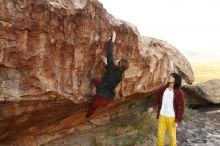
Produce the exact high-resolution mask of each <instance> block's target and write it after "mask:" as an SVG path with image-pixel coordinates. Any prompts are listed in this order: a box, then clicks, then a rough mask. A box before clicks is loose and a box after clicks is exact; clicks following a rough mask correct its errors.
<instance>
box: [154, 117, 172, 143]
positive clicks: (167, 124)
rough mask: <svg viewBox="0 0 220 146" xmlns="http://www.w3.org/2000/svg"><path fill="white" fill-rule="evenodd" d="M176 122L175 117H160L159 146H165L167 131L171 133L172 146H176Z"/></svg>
mask: <svg viewBox="0 0 220 146" xmlns="http://www.w3.org/2000/svg"><path fill="white" fill-rule="evenodd" d="M174 121H175V118H174V117H167V116H162V115H160V116H159V120H158V132H157V145H158V146H164V141H165V135H166V131H167V129H168V131H169V139H170V146H176V128H175V126H174Z"/></svg>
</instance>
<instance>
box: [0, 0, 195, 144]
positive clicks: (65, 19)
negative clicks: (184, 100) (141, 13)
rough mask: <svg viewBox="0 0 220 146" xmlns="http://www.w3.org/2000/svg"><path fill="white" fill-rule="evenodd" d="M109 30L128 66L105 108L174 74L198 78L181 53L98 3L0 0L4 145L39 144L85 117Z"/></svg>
mask: <svg viewBox="0 0 220 146" xmlns="http://www.w3.org/2000/svg"><path fill="white" fill-rule="evenodd" d="M112 30H115V31H116V33H117V38H116V43H115V50H114V58H115V59H119V58H121V57H126V58H128V60H129V62H130V68H129V69H128V71H126V74H125V78H124V79H123V81H122V83H121V84H120V85H119V87H118V88H117V93H118V94H117V96H116V99H117V100H116V101H117V102H114V103H113V104H111V105H110V106H109V107H108V108H106V109H105V110H106V111H113V110H114V109H115V107H118V106H121V105H123V104H128V103H132V102H135V101H137V100H139V99H140V98H144V97H146V95H148V94H150V93H152V92H153V91H155V90H156V89H158V88H159V87H160V86H162V85H163V84H165V83H166V79H167V76H168V75H169V74H170V73H171V72H173V71H176V72H178V73H180V74H181V75H182V76H183V78H184V80H185V81H186V82H187V83H192V82H193V80H194V76H193V72H192V69H191V66H190V64H189V62H188V61H187V60H186V59H185V57H184V56H183V55H181V54H180V52H179V51H177V50H176V49H175V48H174V47H173V46H171V45H170V44H168V43H166V42H164V41H161V40H158V39H154V38H150V37H141V36H140V35H139V32H138V31H137V29H136V28H135V27H134V26H132V25H131V24H128V23H126V22H123V21H120V20H117V19H115V18H114V17H113V16H111V15H110V14H108V13H107V12H106V10H105V9H104V8H103V6H102V4H100V3H99V2H98V1H96V0H37V1H35V0H28V1H23V0H18V1H13V0H0V143H3V144H13V145H22V146H25V145H30V142H31V143H32V145H40V144H41V143H45V142H47V141H50V140H51V139H53V138H57V137H59V136H60V135H65V134H67V133H69V132H72V131H73V130H75V129H74V126H76V125H78V124H79V123H83V122H84V121H85V118H84V110H85V107H86V103H87V97H88V95H89V94H90V89H89V74H90V73H92V74H95V75H97V77H99V78H101V76H102V74H103V72H104V67H103V65H102V62H101V59H100V55H104V54H105V53H106V50H105V49H104V48H105V47H106V43H107V41H108V38H109V36H110V35H111V32H112ZM119 101H120V102H119ZM97 114H99V112H97ZM70 128H72V129H70ZM66 129H67V131H65V130H66ZM58 135H59V136H58Z"/></svg>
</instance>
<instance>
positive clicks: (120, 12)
mask: <svg viewBox="0 0 220 146" xmlns="http://www.w3.org/2000/svg"><path fill="white" fill-rule="evenodd" d="M99 1H100V2H101V3H103V6H104V8H105V9H107V11H108V12H109V13H111V14H112V15H113V16H114V17H116V18H118V19H122V20H124V21H128V22H130V23H132V24H134V25H135V26H136V27H137V29H138V30H139V32H140V34H141V35H143V36H150V37H154V38H158V39H162V40H165V41H167V42H169V43H170V44H172V45H173V46H175V47H176V48H177V49H178V50H180V52H181V53H182V54H184V56H185V57H186V58H187V59H188V60H189V61H190V62H194V61H216V60H218V61H220V0H99Z"/></svg>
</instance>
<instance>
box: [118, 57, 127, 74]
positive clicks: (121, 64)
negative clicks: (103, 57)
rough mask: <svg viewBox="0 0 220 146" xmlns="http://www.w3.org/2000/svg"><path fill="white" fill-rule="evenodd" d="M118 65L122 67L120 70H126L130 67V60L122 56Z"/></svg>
mask: <svg viewBox="0 0 220 146" xmlns="http://www.w3.org/2000/svg"><path fill="white" fill-rule="evenodd" d="M118 67H119V68H120V70H122V71H125V70H127V69H128V68H129V62H128V60H127V59H125V58H122V59H121V60H120V61H119V62H118Z"/></svg>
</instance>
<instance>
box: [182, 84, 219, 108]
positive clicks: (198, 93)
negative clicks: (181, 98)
mask: <svg viewBox="0 0 220 146" xmlns="http://www.w3.org/2000/svg"><path fill="white" fill-rule="evenodd" d="M183 90H184V92H185V95H186V96H185V97H186V100H187V103H188V104H189V105H208V104H220V80H209V81H207V82H203V83H198V84H195V85H185V86H183Z"/></svg>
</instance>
